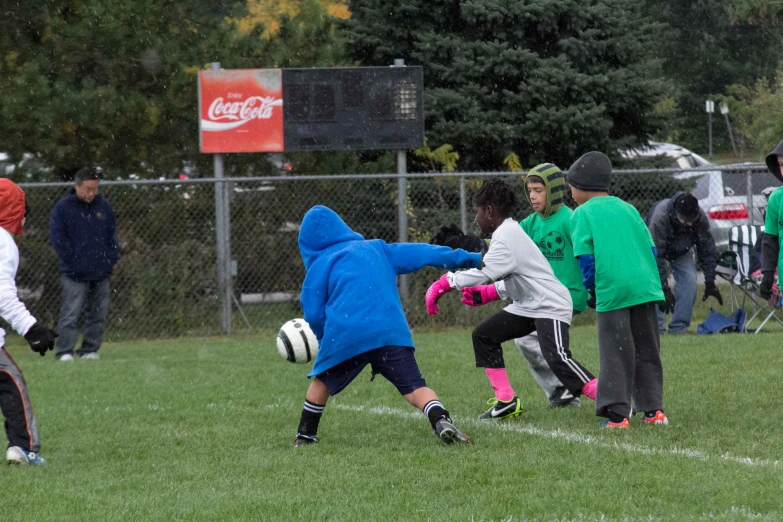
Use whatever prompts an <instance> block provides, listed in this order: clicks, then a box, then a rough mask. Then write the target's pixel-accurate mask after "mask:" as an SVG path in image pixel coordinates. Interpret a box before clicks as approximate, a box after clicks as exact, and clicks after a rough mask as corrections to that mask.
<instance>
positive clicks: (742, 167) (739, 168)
mask: <svg viewBox="0 0 783 522" xmlns="http://www.w3.org/2000/svg"><path fill="white" fill-rule="evenodd" d="M715 171H721V172H746V173H747V172H750V173H753V172H767V166H766V164H764V163H739V164H733V165H711V166H708V167H697V168H691V169H681V168H665V169H653V168H647V169H615V170H613V171H612V174H680V173H686V172H687V173H691V172H715ZM524 174H525V172H510V171H507V170H506V171H484V172H437V173H432V172H429V173H409V174H399V173H391V172H390V173H387V174H325V175H313V174H305V175H299V176H251V177H230V178H193V179H117V180H111V179H105V180H101V185H102V186H123V185H131V186H133V185H196V184H200V183H201V184H203V183H208V184H214V183H250V182H273V181H278V182H279V181H330V180H361V179H396V178H401V177H402V178H411V179H415V178H482V177H492V176H520V175H524ZM19 186H20V187H29V188H44V187H71V186H73V182H69V181H54V182H21V183H19Z"/></svg>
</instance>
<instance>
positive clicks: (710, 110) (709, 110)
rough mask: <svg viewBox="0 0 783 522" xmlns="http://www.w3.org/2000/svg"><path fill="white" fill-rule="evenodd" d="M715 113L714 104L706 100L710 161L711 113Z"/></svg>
mask: <svg viewBox="0 0 783 522" xmlns="http://www.w3.org/2000/svg"><path fill="white" fill-rule="evenodd" d="M713 112H715V102H714V101H712V100H707V136H708V138H707V139H708V140H709V150H710V159H712V113H713Z"/></svg>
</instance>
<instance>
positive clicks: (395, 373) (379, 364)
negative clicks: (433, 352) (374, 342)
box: [316, 346, 427, 395]
mask: <svg viewBox="0 0 783 522" xmlns="http://www.w3.org/2000/svg"><path fill="white" fill-rule="evenodd" d="M368 364H369V365H370V367H371V368H372V373H373V377H374V376H375V374H376V373H380V374H381V375H383V376H384V377H385V378H386V380H388V381H389V382H390V383H392V384H393V385H394V386H395V388H397V390H398V391H399V392H400V394H402V395H407V394H409V393H411V392H413V391H416V390H418V389H419V388H424V387H425V386H427V383H425V382H424V379H423V378H422V376H421V372H420V371H419V365H418V364H417V363H416V358H415V357H414V356H413V348H409V347H407V346H384V347H383V348H376V349H374V350H370V351H369V352H364V353H361V354H359V355H357V356H356V357H351V358H350V359H348V360H347V361H343V362H341V363H340V364H338V365H337V366H335V367H333V368H329V369H328V370H326V371H325V372H323V373H320V374H318V375H316V377H317V378H318V380H320V381H321V382H322V383H324V384H325V385H326V387H327V388H329V394H330V395H337V394H338V393H340V392H341V391H343V390H344V389H345V387H346V386H348V385H349V384H351V381H353V380H354V379H355V378H356V377H357V376H358V375H359V374H360V373H362V370H364V367H365V366H367V365H368Z"/></svg>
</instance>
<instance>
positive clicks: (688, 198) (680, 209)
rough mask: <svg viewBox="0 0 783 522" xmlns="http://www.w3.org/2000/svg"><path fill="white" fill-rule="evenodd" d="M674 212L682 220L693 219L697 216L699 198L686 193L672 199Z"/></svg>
mask: <svg viewBox="0 0 783 522" xmlns="http://www.w3.org/2000/svg"><path fill="white" fill-rule="evenodd" d="M674 212H675V213H677V217H679V218H680V219H682V220H683V221H693V220H695V219H696V218H697V217H699V200H698V199H696V198H695V197H693V196H692V195H690V194H688V193H685V194H681V195H679V196H678V197H677V199H675V200H674Z"/></svg>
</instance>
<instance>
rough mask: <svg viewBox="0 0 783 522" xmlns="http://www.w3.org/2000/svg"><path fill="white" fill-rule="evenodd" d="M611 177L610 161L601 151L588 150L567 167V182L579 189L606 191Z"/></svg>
mask: <svg viewBox="0 0 783 522" xmlns="http://www.w3.org/2000/svg"><path fill="white" fill-rule="evenodd" d="M611 177H612V162H611V161H609V158H607V157H606V154H604V153H603V152H598V151H593V152H588V153H587V154H585V155H583V156H582V157H581V158H579V159H578V160H576V161H575V162H574V164H573V165H571V168H570V169H568V183H569V184H570V185H573V186H574V187H576V188H578V189H579V190H587V191H593V192H606V191H607V190H609V181H610V180H611Z"/></svg>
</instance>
